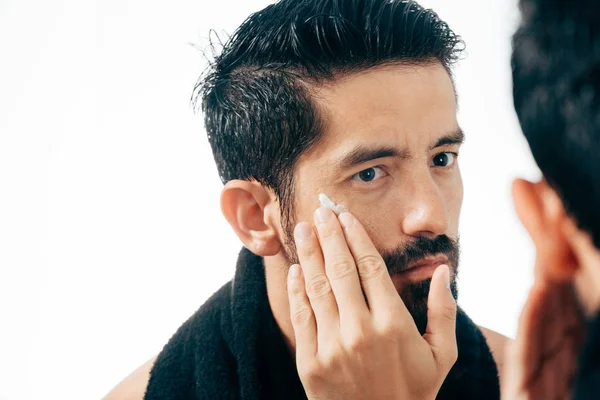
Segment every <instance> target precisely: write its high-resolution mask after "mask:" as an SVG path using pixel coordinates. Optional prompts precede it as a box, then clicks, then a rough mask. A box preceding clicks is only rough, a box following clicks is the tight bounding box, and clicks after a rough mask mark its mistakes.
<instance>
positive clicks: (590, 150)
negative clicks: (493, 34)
mask: <svg viewBox="0 0 600 400" xmlns="http://www.w3.org/2000/svg"><path fill="white" fill-rule="evenodd" d="M520 6H521V12H522V22H521V25H520V27H519V28H518V30H517V32H516V33H515V35H514V37H513V54H512V71H513V85H514V86H513V96H514V105H515V110H516V112H517V115H518V117H519V121H520V123H521V128H522V130H523V133H524V134H525V137H526V138H527V141H528V142H529V146H530V148H531V152H532V153H533V156H534V158H535V160H536V162H537V164H538V166H539V167H540V169H541V171H542V173H543V174H544V177H545V178H546V179H547V181H548V183H549V184H550V185H551V186H552V187H553V188H554V189H555V190H556V191H557V192H558V194H559V195H560V196H561V198H562V200H563V202H564V205H565V208H566V210H567V212H568V213H569V214H570V215H572V216H573V217H574V218H575V220H576V221H577V223H578V225H579V227H580V228H581V229H583V230H585V231H586V232H588V233H590V234H591V235H592V238H593V240H594V244H595V246H596V247H598V248H600V7H599V6H598V2H597V1H595V0H579V1H577V0H575V1H574V0H552V1H548V0H545V1H542V0H521V3H520Z"/></svg>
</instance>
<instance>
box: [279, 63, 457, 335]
mask: <svg viewBox="0 0 600 400" xmlns="http://www.w3.org/2000/svg"><path fill="white" fill-rule="evenodd" d="M315 97H316V98H317V100H316V101H317V103H318V104H319V106H320V108H321V109H322V111H323V114H324V115H323V116H324V120H325V128H324V132H323V137H322V140H321V141H320V142H319V143H318V144H317V145H316V146H315V147H314V148H313V149H311V150H310V151H308V152H307V153H305V154H304V155H303V156H302V157H300V159H299V160H298V163H297V165H296V168H295V170H294V179H295V185H294V192H295V204H294V212H295V221H293V222H294V223H298V222H300V221H310V222H312V220H313V212H314V211H315V209H316V208H317V207H318V206H319V201H318V195H319V193H325V194H326V195H327V196H329V197H330V198H331V199H332V200H333V201H334V202H335V203H337V204H342V205H343V206H344V207H345V208H346V209H347V210H349V211H351V212H352V213H353V214H354V215H355V216H356V217H357V218H358V219H359V220H360V221H361V222H362V224H363V225H364V226H365V228H366V230H367V232H368V233H369V235H370V237H371V239H372V241H373V243H374V244H375V246H376V247H377V248H378V249H379V251H380V253H381V254H382V255H383V256H384V260H385V261H386V265H387V267H388V270H389V271H390V274H391V276H392V279H393V281H394V284H395V286H396V289H397V290H398V293H399V294H400V295H401V297H402V299H403V300H404V302H405V304H406V305H407V307H408V308H409V311H411V313H412V314H413V317H415V320H416V321H417V325H422V323H424V321H423V318H426V310H427V306H426V304H427V294H428V291H429V282H430V278H431V276H432V274H433V270H434V269H435V267H436V266H437V265H439V264H442V263H447V264H449V266H450V269H451V274H452V281H453V282H455V278H456V272H457V264H458V243H457V241H458V220H459V214H460V208H461V203H462V198H463V186H462V179H461V175H460V170H459V168H458V163H457V157H456V154H457V153H458V151H459V147H460V143H461V141H462V133H461V131H460V128H459V126H458V122H457V119H456V100H455V92H454V87H453V84H452V81H451V79H450V77H449V75H448V73H447V72H446V70H445V69H444V68H443V66H442V65H441V64H433V65H417V66H388V67H384V68H378V69H374V70H370V71H366V72H362V73H359V74H355V75H350V76H348V77H345V78H342V79H339V80H337V81H335V82H334V83H332V84H329V85H327V86H326V87H323V88H319V89H318V92H317V93H316V96H315ZM291 226H292V227H293V224H292V225H291ZM283 234H284V235H286V237H287V239H288V240H291V238H292V232H290V231H289V229H286V232H283ZM288 243H289V241H288ZM287 250H288V253H289V254H290V256H291V258H292V260H291V261H294V260H293V259H294V258H296V256H295V250H294V249H293V246H291V247H290V246H288V249H287ZM418 264H425V267H421V268H411V267H413V266H415V265H418ZM453 289H454V290H453V291H454V293H455V296H456V285H455V284H453ZM423 313H424V314H425V315H423ZM419 320H420V322H421V323H419ZM423 328H424V326H420V329H423Z"/></svg>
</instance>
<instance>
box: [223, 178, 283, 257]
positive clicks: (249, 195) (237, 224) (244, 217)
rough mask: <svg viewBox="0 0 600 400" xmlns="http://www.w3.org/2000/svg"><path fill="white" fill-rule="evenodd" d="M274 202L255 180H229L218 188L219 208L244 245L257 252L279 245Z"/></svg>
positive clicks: (265, 253) (273, 250)
mask: <svg viewBox="0 0 600 400" xmlns="http://www.w3.org/2000/svg"><path fill="white" fill-rule="evenodd" d="M275 209H276V206H275V202H274V199H273V198H272V196H271V193H270V192H269V191H268V190H267V189H265V188H264V187H263V186H262V185H261V184H260V183H259V182H256V181H244V180H232V181H229V182H227V184H226V185H225V187H224V188H223V191H222V192H221V211H222V212H223V215H224V216H225V218H226V219H227V221H228V222H229V224H230V225H231V227H232V228H233V229H234V231H235V233H236V234H237V235H238V237H239V238H240V240H241V241H242V243H243V244H244V246H246V247H247V248H248V250H250V251H252V252H253V253H254V254H257V255H259V256H263V257H266V256H273V255H275V254H277V253H278V252H279V250H280V248H281V242H280V241H279V237H278V236H277V227H276V225H275V222H274V221H276V218H274V215H272V214H273V213H274V212H276V210H275Z"/></svg>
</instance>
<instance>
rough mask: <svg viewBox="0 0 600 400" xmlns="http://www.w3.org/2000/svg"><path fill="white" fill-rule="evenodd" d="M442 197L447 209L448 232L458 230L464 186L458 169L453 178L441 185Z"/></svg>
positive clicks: (451, 232) (452, 232)
mask: <svg viewBox="0 0 600 400" xmlns="http://www.w3.org/2000/svg"><path fill="white" fill-rule="evenodd" d="M442 191H443V195H444V198H445V199H446V210H448V211H447V212H448V229H449V231H450V232H449V233H450V234H454V235H455V234H456V233H457V232H458V221H459V219H460V211H461V208H462V202H463V196H464V188H463V182H462V176H461V174H460V170H458V172H457V174H456V176H455V177H454V179H452V180H450V181H449V182H447V183H446V184H445V185H443V186H442Z"/></svg>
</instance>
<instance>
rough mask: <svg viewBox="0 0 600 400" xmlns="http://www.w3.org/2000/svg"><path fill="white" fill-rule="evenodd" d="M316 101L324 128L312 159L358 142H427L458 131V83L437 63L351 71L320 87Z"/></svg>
mask: <svg viewBox="0 0 600 400" xmlns="http://www.w3.org/2000/svg"><path fill="white" fill-rule="evenodd" d="M315 99H316V102H317V106H318V107H319V109H320V110H321V112H322V114H323V119H324V125H325V126H324V131H323V132H322V134H323V136H322V139H321V141H320V143H319V145H317V146H316V147H315V148H314V149H313V151H310V152H309V153H307V156H308V157H309V158H313V157H318V158H319V159H322V158H323V157H324V156H325V155H328V154H329V155H331V152H332V151H333V150H334V148H335V149H339V151H343V148H346V149H349V148H354V147H356V146H357V145H384V146H399V147H403V148H406V147H411V146H413V147H414V146H418V145H419V144H421V143H422V144H427V145H429V144H430V142H431V141H432V140H435V138H437V137H439V136H443V135H444V134H447V133H448V132H452V131H455V130H456V129H458V123H457V120H456V96H455V92H454V86H453V84H452V80H451V78H450V76H449V74H448V72H447V71H446V69H445V68H444V67H443V66H442V65H441V64H439V63H435V64H424V65H410V66H409V65H393V66H385V67H379V68H376V69H371V70H368V71H364V72H361V73H357V74H353V75H349V76H346V77H344V78H341V79H338V80H336V81H334V82H332V83H329V84H327V85H325V86H323V87H320V88H319V89H318V90H317V91H316V93H315Z"/></svg>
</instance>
